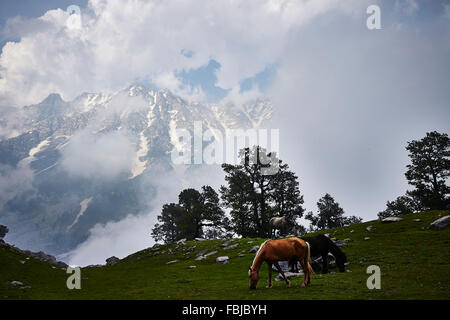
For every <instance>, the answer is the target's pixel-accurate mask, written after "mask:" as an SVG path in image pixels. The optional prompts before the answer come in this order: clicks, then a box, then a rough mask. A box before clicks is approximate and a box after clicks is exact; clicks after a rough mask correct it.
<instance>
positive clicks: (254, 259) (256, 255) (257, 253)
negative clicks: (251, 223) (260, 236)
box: [252, 239, 269, 266]
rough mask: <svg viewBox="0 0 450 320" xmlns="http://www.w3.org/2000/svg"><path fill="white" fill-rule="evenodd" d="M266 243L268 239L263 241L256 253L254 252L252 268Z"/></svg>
mask: <svg viewBox="0 0 450 320" xmlns="http://www.w3.org/2000/svg"><path fill="white" fill-rule="evenodd" d="M267 241H269V239H267V240H266V241H264V242H263V243H261V245H260V246H259V249H258V251H256V254H255V258H253V263H252V266H254V265H255V261H256V258H257V257H258V256H259V252H260V251H261V249H262V247H264V245H265V244H266V242H267Z"/></svg>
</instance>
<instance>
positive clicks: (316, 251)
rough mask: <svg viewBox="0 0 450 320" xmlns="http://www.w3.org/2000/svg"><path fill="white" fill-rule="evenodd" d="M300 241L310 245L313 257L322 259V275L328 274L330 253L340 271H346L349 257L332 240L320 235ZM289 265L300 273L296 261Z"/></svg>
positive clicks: (290, 262) (293, 260)
mask: <svg viewBox="0 0 450 320" xmlns="http://www.w3.org/2000/svg"><path fill="white" fill-rule="evenodd" d="M300 239H303V240H304V241H307V242H308V243H309V246H310V248H311V257H317V256H321V257H322V263H323V267H322V273H328V252H331V254H332V255H333V256H334V257H335V258H336V265H337V267H338V268H339V271H340V272H344V271H345V263H346V262H347V256H346V255H345V253H343V252H342V251H341V249H339V247H338V246H337V245H335V244H334V242H333V241H332V240H331V239H330V238H328V237H327V236H325V235H323V234H319V235H318V236H315V237H302V238H300ZM289 265H290V266H291V268H292V267H293V268H294V269H296V270H297V272H298V268H297V260H296V259H292V260H291V261H289Z"/></svg>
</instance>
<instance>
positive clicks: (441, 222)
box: [430, 215, 450, 230]
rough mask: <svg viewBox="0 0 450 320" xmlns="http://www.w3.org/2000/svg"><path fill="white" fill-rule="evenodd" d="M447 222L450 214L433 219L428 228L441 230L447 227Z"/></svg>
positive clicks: (448, 222) (449, 221)
mask: <svg viewBox="0 0 450 320" xmlns="http://www.w3.org/2000/svg"><path fill="white" fill-rule="evenodd" d="M449 224H450V215H448V216H444V217H442V218H439V219H437V220H435V221H433V222H432V223H431V224H430V229H433V230H442V229H444V228H445V227H447V226H448V225H449Z"/></svg>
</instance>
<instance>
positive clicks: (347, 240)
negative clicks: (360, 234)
mask: <svg viewBox="0 0 450 320" xmlns="http://www.w3.org/2000/svg"><path fill="white" fill-rule="evenodd" d="M344 241H346V242H350V241H352V239H350V238H345V239H344Z"/></svg>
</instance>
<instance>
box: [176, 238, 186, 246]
mask: <svg viewBox="0 0 450 320" xmlns="http://www.w3.org/2000/svg"><path fill="white" fill-rule="evenodd" d="M177 244H179V245H183V246H184V245H185V244H186V238H185V239H181V240H178V241H177Z"/></svg>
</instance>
